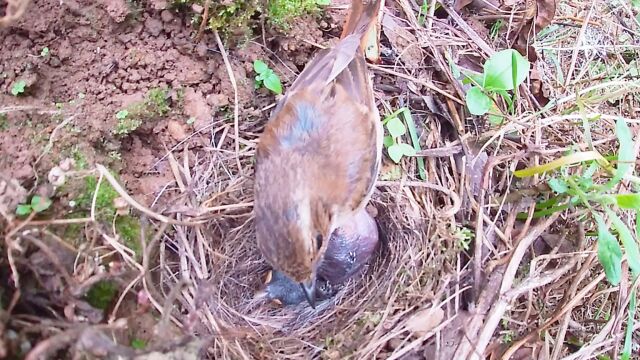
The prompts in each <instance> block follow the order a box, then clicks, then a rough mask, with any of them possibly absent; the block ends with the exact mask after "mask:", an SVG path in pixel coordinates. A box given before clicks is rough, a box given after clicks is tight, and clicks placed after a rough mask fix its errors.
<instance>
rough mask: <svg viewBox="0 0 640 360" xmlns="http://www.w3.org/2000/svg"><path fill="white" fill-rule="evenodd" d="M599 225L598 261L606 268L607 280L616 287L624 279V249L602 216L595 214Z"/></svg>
mask: <svg viewBox="0 0 640 360" xmlns="http://www.w3.org/2000/svg"><path fill="white" fill-rule="evenodd" d="M593 216H594V217H595V219H596V222H597V224H598V260H600V264H601V265H602V267H603V268H604V273H605V275H607V280H609V282H610V283H611V285H613V286H616V285H618V284H619V283H620V279H621V278H622V249H621V248H620V244H619V243H618V239H616V238H615V236H613V234H611V232H610V231H609V228H608V227H607V224H606V223H605V222H604V220H603V219H602V216H600V215H599V214H596V213H594V214H593Z"/></svg>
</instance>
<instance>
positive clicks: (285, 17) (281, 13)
mask: <svg viewBox="0 0 640 360" xmlns="http://www.w3.org/2000/svg"><path fill="white" fill-rule="evenodd" d="M318 2H319V1H318V0H268V2H267V20H268V21H269V23H271V25H273V26H274V27H275V28H276V29H279V30H288V29H289V28H290V27H291V23H292V22H293V21H294V20H296V19H298V18H299V17H300V16H303V15H305V14H315V13H318V12H319V10H320V7H319V5H318Z"/></svg>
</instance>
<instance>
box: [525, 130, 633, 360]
mask: <svg viewBox="0 0 640 360" xmlns="http://www.w3.org/2000/svg"><path fill="white" fill-rule="evenodd" d="M587 123H588V122H587ZM616 136H617V138H618V142H619V148H618V154H617V157H615V158H616V162H617V165H616V166H615V167H614V166H613V165H612V164H611V163H610V162H609V160H608V159H607V158H605V157H604V156H603V155H601V154H600V153H599V152H597V151H595V150H592V151H583V152H575V153H572V154H568V155H566V156H563V157H561V158H559V159H556V160H554V161H551V162H549V163H546V164H542V165H539V166H535V167H531V168H527V169H523V170H518V171H516V172H514V175H515V176H516V177H528V176H533V175H536V174H543V173H549V172H551V171H554V170H556V169H560V174H559V176H555V177H552V178H550V179H549V180H548V185H549V187H550V188H551V190H552V191H553V192H554V195H553V196H551V197H550V198H549V199H548V200H544V201H541V202H539V203H538V204H536V210H535V212H534V217H543V216H547V215H550V214H553V213H555V212H559V211H564V210H566V209H568V208H572V207H583V208H585V209H586V210H587V213H586V215H584V218H583V219H582V221H587V222H589V221H590V222H591V223H593V224H594V226H595V228H596V229H597V231H596V232H595V233H594V232H592V234H593V235H595V236H596V238H597V245H598V260H599V262H600V264H601V265H602V267H603V269H604V273H605V275H606V278H607V280H608V281H609V282H610V283H611V284H612V285H614V286H616V285H618V284H619V283H620V281H621V279H622V259H623V250H624V253H626V255H627V263H628V264H629V268H630V269H631V274H632V277H633V279H634V281H635V279H636V278H637V277H638V276H640V248H639V247H638V239H640V178H638V177H637V176H635V175H633V172H634V168H635V162H636V153H635V151H634V141H633V137H632V134H631V130H630V129H629V126H628V125H627V123H626V122H625V121H624V120H623V119H618V121H617V122H616ZM580 164H584V165H586V168H584V169H583V170H582V171H581V172H577V173H569V169H570V167H572V166H575V165H580ZM600 174H604V177H603V180H604V181H601V182H597V181H594V179H599V178H600V177H599V176H597V175H600ZM622 180H628V181H629V182H631V183H632V184H633V185H634V187H635V189H636V192H632V193H617V192H616V191H615V188H616V186H617V185H618V184H620V182H621V181H622ZM624 211H632V212H633V215H635V223H636V228H635V229H634V231H632V230H631V229H630V228H629V227H628V226H627V224H626V223H625V222H624V221H623V219H622V218H621V217H620V215H619V213H621V212H624ZM518 217H519V218H526V215H525V214H519V215H518ZM609 224H610V225H609ZM612 230H613V231H612ZM620 243H622V247H621V246H620ZM630 299H631V301H630V303H629V318H628V322H627V332H626V334H625V345H624V348H623V354H622V356H621V358H623V359H629V357H630V354H631V343H632V341H631V333H632V330H633V319H634V316H635V315H634V314H635V299H636V296H635V288H633V290H632V293H631V295H630Z"/></svg>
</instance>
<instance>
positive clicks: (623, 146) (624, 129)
mask: <svg viewBox="0 0 640 360" xmlns="http://www.w3.org/2000/svg"><path fill="white" fill-rule="evenodd" d="M616 136H617V137H618V142H619V143H620V147H619V148H618V164H617V165H616V171H615V173H614V176H613V177H614V178H615V179H618V181H620V180H622V178H623V177H624V175H626V173H627V171H628V170H629V168H631V169H632V170H631V173H633V167H634V166H632V165H635V162H636V153H635V152H634V151H633V136H632V135H631V130H630V129H629V126H628V125H627V122H626V121H624V120H623V119H618V121H617V122H616Z"/></svg>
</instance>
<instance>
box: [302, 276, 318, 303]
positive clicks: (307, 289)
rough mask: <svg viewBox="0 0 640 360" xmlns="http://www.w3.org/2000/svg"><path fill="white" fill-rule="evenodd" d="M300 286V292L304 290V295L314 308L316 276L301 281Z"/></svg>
mask: <svg viewBox="0 0 640 360" xmlns="http://www.w3.org/2000/svg"><path fill="white" fill-rule="evenodd" d="M300 287H302V292H304V296H305V297H306V298H307V301H308V302H309V305H311V307H312V308H313V309H315V308H316V277H315V276H312V277H311V280H309V281H305V282H301V283H300Z"/></svg>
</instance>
